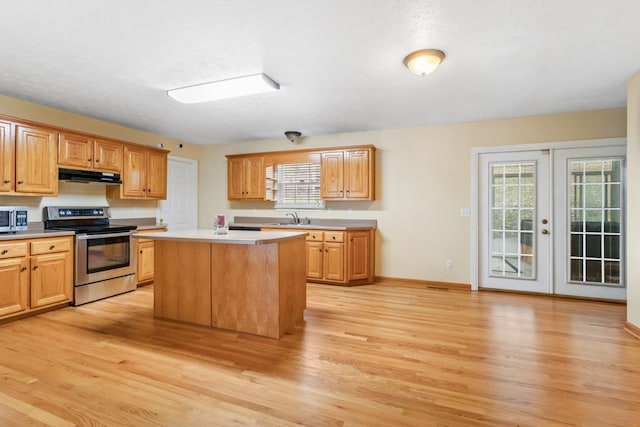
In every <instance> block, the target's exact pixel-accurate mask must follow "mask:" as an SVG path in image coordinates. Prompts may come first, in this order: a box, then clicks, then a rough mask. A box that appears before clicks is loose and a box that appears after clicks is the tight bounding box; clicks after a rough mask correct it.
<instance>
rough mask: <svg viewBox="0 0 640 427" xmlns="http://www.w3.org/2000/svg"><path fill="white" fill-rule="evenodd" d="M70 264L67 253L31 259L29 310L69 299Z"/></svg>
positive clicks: (69, 256)
mask: <svg viewBox="0 0 640 427" xmlns="http://www.w3.org/2000/svg"><path fill="white" fill-rule="evenodd" d="M72 264H73V261H72V260H71V254H70V253H69V252H59V253H53V254H48V255H38V256H34V257H31V308H37V307H45V306H48V305H51V304H55V303H58V302H65V301H66V302H68V301H69V300H70V299H71V298H70V296H71V295H70V294H71V292H70V289H69V284H70V283H72V281H73V279H72V274H73V270H72V268H73V267H72Z"/></svg>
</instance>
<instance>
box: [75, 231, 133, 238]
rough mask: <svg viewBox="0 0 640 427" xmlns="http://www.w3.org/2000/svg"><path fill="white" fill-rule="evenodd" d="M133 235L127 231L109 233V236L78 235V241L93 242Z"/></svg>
mask: <svg viewBox="0 0 640 427" xmlns="http://www.w3.org/2000/svg"><path fill="white" fill-rule="evenodd" d="M132 234H133V233H131V232H130V231H127V232H125V233H107V234H76V239H78V240H91V239H108V238H111V237H125V236H131V235H132Z"/></svg>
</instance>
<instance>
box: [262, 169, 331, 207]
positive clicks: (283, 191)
mask: <svg viewBox="0 0 640 427" xmlns="http://www.w3.org/2000/svg"><path fill="white" fill-rule="evenodd" d="M273 175H274V183H273V184H274V185H272V188H273V190H275V191H274V193H275V194H273V196H272V197H273V199H274V200H275V201H276V206H275V207H276V208H283V209H293V208H297V209H324V207H325V203H324V200H320V164H319V163H289V164H281V165H276V166H275V167H274V171H273Z"/></svg>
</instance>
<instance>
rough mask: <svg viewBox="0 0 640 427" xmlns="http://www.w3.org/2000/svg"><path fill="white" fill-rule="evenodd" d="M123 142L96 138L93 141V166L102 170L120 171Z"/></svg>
mask: <svg viewBox="0 0 640 427" xmlns="http://www.w3.org/2000/svg"><path fill="white" fill-rule="evenodd" d="M123 146H124V144H122V143H120V142H115V141H105V140H102V139H96V140H94V141H93V168H94V169H95V170H99V171H103V172H113V173H121V172H122V157H123Z"/></svg>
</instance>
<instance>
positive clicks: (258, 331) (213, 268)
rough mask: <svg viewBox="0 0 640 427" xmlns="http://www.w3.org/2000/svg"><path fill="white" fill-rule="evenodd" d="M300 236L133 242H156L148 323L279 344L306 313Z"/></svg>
mask: <svg viewBox="0 0 640 427" xmlns="http://www.w3.org/2000/svg"><path fill="white" fill-rule="evenodd" d="M306 234H307V233H305V232H263V231H229V232H228V234H222V235H216V234H214V232H213V230H187V231H169V232H159V233H144V234H140V235H136V234H134V236H133V237H134V238H135V237H139V238H145V239H152V240H154V241H155V261H154V267H155V279H154V315H155V316H156V317H159V318H164V319H171V320H179V321H182V322H188V323H195V324H199V325H204V326H209V327H214V328H221V329H229V330H233V331H239V332H247V333H251V334H255V335H261V336H266V337H270V338H281V337H282V336H283V335H284V334H285V333H287V332H291V331H292V330H293V328H294V327H295V325H297V324H299V323H301V322H302V320H303V313H304V309H305V307H306V280H305V236H306Z"/></svg>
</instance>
